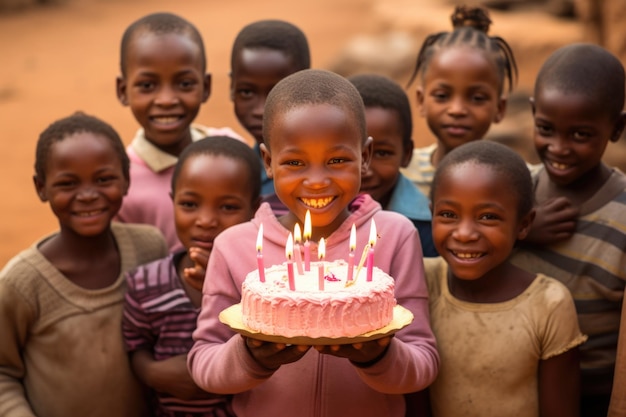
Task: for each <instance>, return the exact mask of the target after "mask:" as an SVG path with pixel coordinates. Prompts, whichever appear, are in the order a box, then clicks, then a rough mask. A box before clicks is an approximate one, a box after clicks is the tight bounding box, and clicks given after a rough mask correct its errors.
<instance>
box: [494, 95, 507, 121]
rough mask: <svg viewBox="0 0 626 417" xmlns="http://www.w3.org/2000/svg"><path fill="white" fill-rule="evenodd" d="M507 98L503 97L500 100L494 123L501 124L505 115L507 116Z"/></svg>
mask: <svg viewBox="0 0 626 417" xmlns="http://www.w3.org/2000/svg"><path fill="white" fill-rule="evenodd" d="M506 100H507V99H506V97H504V96H502V97H500V99H499V100H498V110H497V111H496V116H495V117H494V118H493V122H494V123H500V121H502V119H504V115H505V114H506Z"/></svg>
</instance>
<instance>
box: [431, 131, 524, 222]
mask: <svg viewBox="0 0 626 417" xmlns="http://www.w3.org/2000/svg"><path fill="white" fill-rule="evenodd" d="M464 163H475V164H478V165H484V166H488V167H490V168H491V169H493V170H494V171H495V172H496V173H497V174H498V175H500V176H501V177H502V178H505V179H506V180H507V181H508V183H509V184H508V185H509V187H507V189H506V190H502V192H503V193H507V192H515V193H517V196H518V198H519V201H518V206H517V210H518V213H517V214H518V218H522V217H523V216H525V215H526V214H528V213H529V212H530V211H531V210H532V208H533V206H534V193H533V184H532V179H531V176H530V171H529V169H528V167H527V166H526V162H524V160H523V159H522V157H521V156H520V155H519V154H518V153H517V152H515V151H514V150H513V149H511V148H509V147H508V146H506V145H502V144H501V143H497V142H493V141H489V140H477V141H473V142H468V143H465V144H463V145H461V146H459V147H457V148H455V149H453V150H452V151H450V152H449V153H448V154H446V156H444V157H443V158H442V160H441V162H439V165H438V166H437V171H435V176H434V178H433V183H432V188H431V190H430V199H431V201H434V200H433V197H434V196H435V193H436V192H437V187H438V186H439V181H440V179H441V177H442V176H443V175H445V173H446V171H448V170H449V169H450V168H451V167H454V166H457V165H461V164H464ZM468 181H472V179H471V178H468Z"/></svg>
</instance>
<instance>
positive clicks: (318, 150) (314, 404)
mask: <svg viewBox="0 0 626 417" xmlns="http://www.w3.org/2000/svg"><path fill="white" fill-rule="evenodd" d="M264 122H265V123H264V126H263V129H264V135H263V137H264V139H265V143H264V144H263V145H261V150H262V154H263V159H264V163H265V170H266V173H267V175H268V176H269V177H270V178H273V179H274V185H275V190H276V194H277V196H278V197H279V198H280V199H281V201H282V202H283V203H284V204H285V205H286V206H287V207H288V209H289V212H288V213H287V214H286V215H284V216H281V217H279V218H277V217H275V215H274V214H273V213H272V210H271V209H270V207H269V205H268V204H262V205H261V207H260V208H259V210H258V211H257V213H256V215H255V218H254V219H253V220H252V221H250V222H246V223H242V224H240V225H236V226H233V227H231V228H229V229H228V230H225V231H224V232H223V233H222V234H220V235H219V236H218V237H217V239H216V240H215V243H214V247H213V251H212V254H211V258H210V260H209V265H208V269H207V277H210V279H207V280H205V285H204V288H203V302H202V311H201V313H200V316H199V318H198V327H197V330H196V331H195V332H194V339H195V344H194V347H193V348H192V350H191V352H190V353H189V355H188V365H189V368H190V371H191V374H192V377H193V379H194V380H195V382H196V383H197V384H198V386H200V387H201V388H203V389H205V390H207V391H209V392H215V393H224V394H234V397H233V409H234V411H235V413H236V414H237V415H238V416H239V417H246V416H250V415H254V416H281V415H284V416H292V415H299V416H308V415H311V416H313V415H324V416H328V417H334V416H337V417H339V416H341V417H344V416H346V415H357V414H358V415H359V416H361V417H369V416H372V417H373V416H380V415H385V416H392V417H394V416H404V414H405V402H404V398H403V396H402V395H401V394H404V393H408V392H413V391H418V390H420V389H423V388H425V387H426V386H428V385H429V384H430V383H431V382H432V381H433V380H434V378H435V377H436V375H437V371H438V367H439V357H438V353H437V350H436V344H435V339H434V337H433V334H432V331H431V329H430V326H429V321H428V297H427V290H426V286H425V282H424V272H423V263H422V259H421V252H422V250H421V246H420V240H419V236H418V233H417V231H416V229H415V228H414V227H413V226H412V224H411V222H410V221H409V220H408V219H406V218H405V217H404V216H402V215H400V214H398V213H393V212H387V211H383V210H382V209H381V207H380V205H379V204H378V203H376V202H375V201H374V200H373V199H372V198H371V197H369V196H368V195H358V194H359V188H360V183H361V175H362V173H363V172H365V170H366V169H367V166H368V164H369V161H370V158H371V153H372V141H371V139H369V138H366V134H365V117H364V109H363V101H362V99H361V97H360V95H359V93H358V91H357V90H356V89H355V88H354V86H352V84H351V83H350V82H349V81H347V80H345V79H344V78H342V77H340V76H338V75H336V74H333V73H330V72H327V71H321V70H304V71H300V72H298V73H295V74H292V75H290V76H288V77H286V78H285V79H283V80H281V81H280V82H279V83H278V84H277V85H276V87H274V89H273V90H272V91H271V93H270V94H269V96H268V99H267V102H266V105H265V114H264ZM357 196H358V197H357ZM307 211H309V212H310V214H311V219H312V236H311V239H310V251H311V259H317V256H318V248H317V245H316V244H315V243H313V242H318V241H319V240H320V238H322V237H323V238H324V239H325V241H326V247H325V259H326V260H327V261H328V262H332V261H336V260H341V259H345V258H347V255H348V251H349V247H350V242H349V241H350V231H351V228H352V225H353V224H354V225H355V228H356V240H357V242H358V244H359V245H360V247H363V245H364V244H365V243H367V242H368V239H369V234H370V225H371V223H372V221H375V224H376V229H377V231H378V237H377V241H378V243H377V244H376V246H375V251H376V254H375V265H376V267H378V268H380V269H381V270H382V271H384V272H386V273H387V274H389V275H391V276H392V277H393V278H394V280H395V297H396V299H397V303H398V304H399V305H401V306H403V307H404V308H406V309H408V310H410V311H411V313H412V314H413V316H414V320H413V321H412V322H411V323H410V324H409V325H408V326H406V327H404V328H403V329H401V330H400V331H398V332H397V333H396V334H395V337H390V336H386V337H383V338H378V339H375V340H366V341H362V342H361V343H354V344H337V345H328V346H326V345H316V344H315V342H314V341H312V342H311V343H310V344H303V345H290V344H286V343H271V342H262V341H261V340H258V339H255V338H252V337H242V336H241V335H239V334H236V333H234V332H233V331H232V330H231V329H230V328H229V327H227V326H225V325H224V324H222V323H220V321H219V319H218V315H219V314H220V312H222V311H223V310H224V309H226V308H229V307H231V306H232V305H233V304H236V303H238V302H239V301H240V299H241V286H242V283H243V281H244V279H245V277H246V276H247V275H248V274H249V273H250V272H251V271H254V270H255V269H257V256H256V255H257V252H256V250H255V248H256V246H257V245H256V242H257V237H258V235H259V228H260V227H261V226H263V240H262V254H263V259H264V262H265V265H267V266H270V265H276V264H282V263H283V262H284V261H285V259H286V258H285V245H286V242H287V241H288V236H289V234H290V232H291V231H293V230H294V226H295V225H296V224H300V225H301V224H303V223H304V220H305V214H306V212H307ZM357 252H360V251H357ZM359 255H360V253H359ZM358 258H359V256H358V255H357V263H358ZM355 279H356V280H365V279H366V278H365V273H364V272H363V271H362V272H361V274H360V275H357V276H356V277H355ZM311 346H314V347H315V349H311V348H310V347H311Z"/></svg>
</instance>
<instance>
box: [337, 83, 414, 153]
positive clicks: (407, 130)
mask: <svg viewBox="0 0 626 417" xmlns="http://www.w3.org/2000/svg"><path fill="white" fill-rule="evenodd" d="M348 81H350V82H351V83H352V84H354V86H355V87H356V89H357V90H358V91H359V93H360V94H361V97H362V98H363V104H364V105H365V108H370V107H378V108H381V109H385V110H392V111H395V112H396V113H397V114H398V117H399V118H400V124H401V126H400V132H401V134H402V145H403V146H410V145H412V144H413V139H412V138H411V136H412V133H413V118H412V116H411V104H410V103H409V98H408V97H407V95H406V93H405V92H404V90H403V89H402V87H400V85H399V84H398V83H396V82H395V81H393V80H391V79H390V78H387V77H384V76H382V75H376V74H360V75H354V76H352V77H348Z"/></svg>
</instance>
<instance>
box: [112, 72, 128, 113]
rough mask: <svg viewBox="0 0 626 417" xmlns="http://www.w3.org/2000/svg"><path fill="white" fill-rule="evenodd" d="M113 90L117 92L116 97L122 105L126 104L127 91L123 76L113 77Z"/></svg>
mask: <svg viewBox="0 0 626 417" xmlns="http://www.w3.org/2000/svg"><path fill="white" fill-rule="evenodd" d="M115 90H116V93H117V99H118V100H119V101H120V103H122V105H124V106H128V93H127V91H126V90H127V84H126V79H125V78H124V77H121V76H120V77H117V78H116V79H115Z"/></svg>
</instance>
